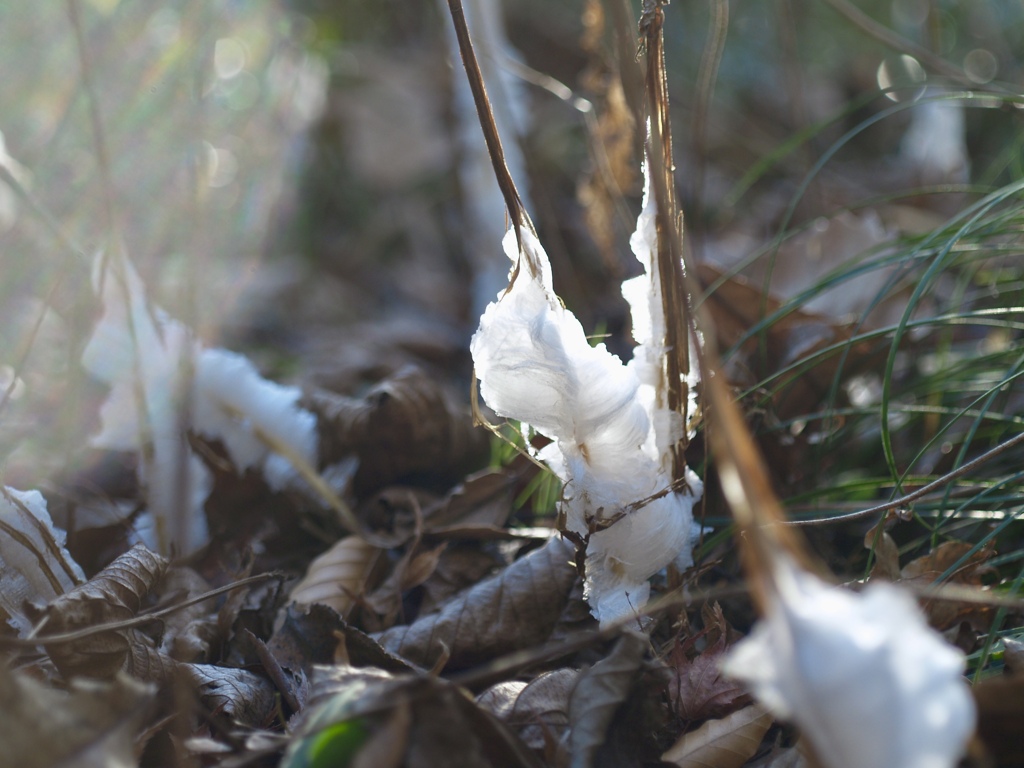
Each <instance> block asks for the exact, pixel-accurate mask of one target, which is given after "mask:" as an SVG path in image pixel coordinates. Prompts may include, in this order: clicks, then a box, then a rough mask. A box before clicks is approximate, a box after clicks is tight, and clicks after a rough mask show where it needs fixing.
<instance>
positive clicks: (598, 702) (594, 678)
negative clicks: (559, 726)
mask: <svg viewBox="0 0 1024 768" xmlns="http://www.w3.org/2000/svg"><path fill="white" fill-rule="evenodd" d="M648 647H649V642H648V640H647V638H646V637H645V636H644V635H641V634H639V633H637V632H627V633H625V634H623V635H622V637H621V638H619V641H618V642H617V643H616V644H615V647H614V648H613V649H612V652H611V653H610V654H608V655H607V656H606V657H605V658H603V659H601V661H599V662H597V663H596V664H594V666H592V667H591V668H590V669H587V670H585V671H584V672H583V673H582V674H581V675H580V678H579V680H578V681H577V683H576V685H575V686H574V687H573V691H572V694H571V695H570V697H569V753H570V755H571V762H570V766H571V768H590V766H591V765H593V762H594V755H595V753H596V752H597V750H598V748H599V747H600V746H601V745H602V744H604V742H605V738H606V736H607V732H608V727H609V725H610V724H611V722H612V719H613V718H614V717H615V713H616V712H617V711H618V709H619V707H620V706H622V704H623V702H625V701H626V698H627V697H628V696H629V692H630V689H631V688H632V687H633V683H634V682H635V681H636V679H637V676H638V674H639V671H640V665H641V664H642V663H643V660H644V655H645V654H646V653H647V649H648Z"/></svg>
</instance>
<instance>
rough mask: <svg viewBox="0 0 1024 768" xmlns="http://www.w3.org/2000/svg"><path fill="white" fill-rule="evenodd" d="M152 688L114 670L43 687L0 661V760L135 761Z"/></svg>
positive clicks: (55, 767)
mask: <svg viewBox="0 0 1024 768" xmlns="http://www.w3.org/2000/svg"><path fill="white" fill-rule="evenodd" d="M155 694H156V690H155V689H154V687H153V686H150V685H145V684H143V683H140V682H138V681H136V680H132V679H131V678H129V677H125V676H122V675H119V676H117V677H115V678H114V679H113V680H112V681H111V682H102V683H101V682H96V681H90V680H78V681H75V682H74V683H72V685H71V687H70V689H69V690H68V691H66V692H65V691H58V690H54V689H52V688H47V687H45V686H43V685H42V684H40V683H39V682H37V681H36V680H33V679H32V678H30V677H29V676H27V675H25V674H21V673H18V672H13V671H11V670H9V669H7V667H6V666H4V665H0V711H3V713H4V716H3V717H0V744H3V750H2V754H0V765H4V766H18V768H111V767H112V766H134V765H137V759H136V754H135V737H136V736H137V735H138V732H139V729H140V727H141V726H142V724H143V722H144V720H145V718H146V714H147V712H148V710H149V706H150V704H151V702H152V701H153V698H154V696H155Z"/></svg>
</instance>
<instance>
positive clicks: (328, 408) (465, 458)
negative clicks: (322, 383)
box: [304, 367, 487, 497]
mask: <svg viewBox="0 0 1024 768" xmlns="http://www.w3.org/2000/svg"><path fill="white" fill-rule="evenodd" d="M304 407H307V408H309V409H311V410H312V411H313V412H314V413H316V414H317V416H318V432H319V437H320V463H321V465H324V466H326V465H330V464H334V463H336V462H338V461H341V460H343V459H345V458H347V457H349V456H353V455H354V456H356V457H358V459H359V468H358V470H356V475H355V478H354V479H353V489H354V491H355V493H356V495H357V496H360V497H365V496H367V495H369V494H370V493H372V492H373V491H374V490H377V489H379V488H383V487H385V486H388V485H393V484H395V483H397V482H399V481H401V480H409V479H424V480H427V483H426V484H427V485H429V486H430V487H434V486H438V485H441V486H442V487H449V486H450V484H451V483H452V482H455V481H456V480H458V479H460V478H461V477H462V476H463V475H465V473H466V471H468V470H471V469H473V466H472V465H473V464H477V465H478V466H479V463H482V460H483V457H484V456H486V451H487V438H486V433H485V432H483V431H482V430H476V429H474V428H473V424H472V421H471V419H470V417H469V415H468V414H466V413H464V412H463V409H462V408H460V407H456V406H454V405H452V404H451V403H449V401H448V399H447V397H446V396H445V394H444V392H443V391H442V390H441V388H440V387H439V386H438V385H437V384H436V383H435V382H434V381H432V380H431V379H430V378H428V377H427V376H426V375H425V374H424V373H422V372H421V371H419V370H418V369H416V368H413V367H406V368H403V369H402V370H401V371H399V372H398V373H396V374H395V375H394V376H393V377H391V378H389V379H387V380H386V381H383V382H381V383H380V384H378V385H377V386H376V387H374V388H373V389H372V390H370V392H368V393H367V395H366V396H365V397H364V398H362V399H359V400H354V399H351V398H346V397H341V396H340V395H335V394H333V393H330V392H324V391H318V392H314V393H310V394H308V395H307V397H306V398H305V402H304Z"/></svg>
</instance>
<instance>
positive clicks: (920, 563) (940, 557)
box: [901, 541, 995, 629]
mask: <svg viewBox="0 0 1024 768" xmlns="http://www.w3.org/2000/svg"><path fill="white" fill-rule="evenodd" d="M972 548H973V545H972V544H970V543H969V542H966V541H944V542H943V543H942V544H940V545H939V546H937V547H936V548H935V549H934V550H932V551H931V552H929V553H928V554H927V555H922V556H921V557H919V558H917V559H916V560H912V561H911V562H909V563H907V565H906V566H904V568H903V570H902V571H901V576H902V579H903V581H909V582H914V583H915V584H916V585H917V586H926V585H928V584H932V583H934V582H935V580H936V579H938V578H939V577H940V576H941V575H942V574H943V573H945V572H946V571H947V570H948V569H949V567H950V566H952V565H953V564H954V563H955V562H956V561H957V560H959V559H960V558H961V557H963V556H964V555H966V554H967V552H969V551H970V550H971V549H972ZM994 555H995V550H994V549H993V547H992V544H991V542H990V543H989V544H987V545H986V546H984V547H982V548H981V549H979V550H978V551H977V552H975V553H974V554H973V555H971V556H970V558H969V559H968V560H967V562H965V563H964V564H963V565H962V566H961V567H960V568H959V570H957V571H956V572H955V573H954V574H953V575H952V576H951V577H950V579H949V583H951V584H962V585H966V586H970V587H979V588H980V587H981V585H982V576H983V574H984V573H985V572H986V571H987V570H988V568H989V566H988V565H986V562H987V561H988V560H989V559H990V558H992V557H993V556H994ZM922 607H923V608H924V611H925V614H926V615H927V616H928V622H929V623H930V624H931V625H932V626H933V627H935V628H936V629H948V628H949V627H952V626H953V625H954V624H956V623H957V622H959V621H963V620H966V619H969V618H971V617H972V616H980V617H985V616H987V615H988V614H989V613H990V612H991V609H990V608H989V607H987V606H979V605H977V604H975V603H957V602H954V601H951V600H925V601H923V604H922Z"/></svg>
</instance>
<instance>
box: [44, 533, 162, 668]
mask: <svg viewBox="0 0 1024 768" xmlns="http://www.w3.org/2000/svg"><path fill="white" fill-rule="evenodd" d="M166 568H167V561H166V560H165V559H164V558H162V557H160V556H159V555H157V554H155V553H153V552H150V551H149V550H148V549H146V547H144V546H142V545H141V544H138V545H136V546H134V547H132V548H131V549H130V550H128V551H127V552H125V553H124V554H123V555H121V556H120V557H118V558H117V559H116V560H114V561H113V562H112V563H111V564H110V565H108V566H107V567H106V568H104V569H103V570H102V571H100V572H99V573H98V574H96V575H95V576H94V577H93V578H92V579H90V580H89V581H88V582H86V583H85V584H82V585H81V586H79V587H76V588H75V589H73V590H71V591H70V592H68V593H67V594H65V595H63V596H61V597H59V598H57V599H56V600H54V601H53V602H51V603H50V604H49V605H48V606H47V607H46V610H45V611H44V614H43V615H44V620H45V621H46V625H45V631H44V633H43V634H45V635H56V634H61V633H65V632H71V631H73V630H77V629H83V628H85V627H94V626H101V625H103V624H109V623H113V622H118V621H123V620H125V619H131V618H133V617H134V616H135V615H136V614H137V613H138V612H139V609H140V608H141V607H142V601H143V600H144V599H145V598H146V596H147V595H148V594H149V593H150V591H151V590H152V589H153V587H154V586H155V585H156V583H157V582H158V581H159V580H160V578H161V577H162V576H163V573H164V570H165V569H166ZM152 645H153V644H152V641H150V640H148V638H146V636H145V635H143V634H142V633H141V632H139V631H138V630H136V629H121V630H118V629H112V630H111V631H109V632H101V633H97V634H95V635H91V636H89V637H86V638H82V639H80V640H75V641H73V642H68V643H54V644H51V645H47V646H45V647H46V652H47V653H48V654H49V655H50V658H51V659H53V663H54V664H56V665H57V669H59V670H60V671H61V674H63V675H64V676H65V677H73V676H76V675H87V676H89V677H100V678H109V677H113V676H114V674H115V673H117V672H120V671H122V670H124V671H127V670H129V669H130V668H131V666H134V664H135V663H136V662H139V664H140V668H143V669H144V671H145V673H151V672H153V671H154V670H155V668H156V666H155V665H156V664H157V663H158V662H157V661H156V660H155V659H153V658H152V657H151V651H152V650H154V649H152ZM145 673H144V674H141V675H140V676H143V677H146V676H148V674H145Z"/></svg>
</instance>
